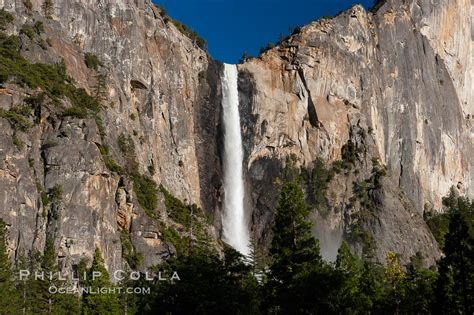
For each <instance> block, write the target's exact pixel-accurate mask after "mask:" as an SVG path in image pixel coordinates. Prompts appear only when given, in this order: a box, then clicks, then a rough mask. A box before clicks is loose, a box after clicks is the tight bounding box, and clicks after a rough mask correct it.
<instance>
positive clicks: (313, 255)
mask: <svg viewBox="0 0 474 315" xmlns="http://www.w3.org/2000/svg"><path fill="white" fill-rule="evenodd" d="M309 213H310V210H309V208H308V206H307V205H306V203H305V199H304V194H303V191H302V190H301V188H300V186H299V183H298V181H297V180H296V179H295V180H292V181H289V182H286V183H285V184H284V185H283V188H282V190H281V193H280V199H279V202H278V207H277V209H276V213H275V224H274V226H273V239H272V243H271V246H270V256H271V259H272V264H271V266H270V274H269V280H268V284H267V287H268V291H269V292H270V296H269V297H268V301H267V303H268V307H272V305H273V310H272V311H274V312H283V313H291V312H293V313H294V312H299V311H300V312H307V311H309V312H310V311H311V310H312V309H313V308H314V307H315V305H318V303H319V302H320V301H321V298H322V296H318V295H319V294H323V296H324V293H322V292H321V291H323V289H322V288H323V287H324V286H325V285H326V284H327V283H326V280H327V277H325V276H326V275H327V272H328V270H327V269H326V268H325V266H324V264H323V262H322V258H321V255H320V253H319V244H318V242H317V241H316V240H315V239H314V237H313V235H312V234H311V226H312V224H311V222H310V221H309V220H308V219H307V217H308V215H309Z"/></svg>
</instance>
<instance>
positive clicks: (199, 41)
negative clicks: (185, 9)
mask: <svg viewBox="0 0 474 315" xmlns="http://www.w3.org/2000/svg"><path fill="white" fill-rule="evenodd" d="M172 22H173V24H174V26H175V27H176V28H177V29H178V30H179V31H180V32H181V33H183V35H185V36H186V37H188V38H189V39H191V40H192V41H193V42H194V43H195V44H196V45H197V46H198V47H199V48H201V49H203V50H207V42H206V40H205V39H204V38H202V37H201V36H199V34H198V33H196V32H195V31H194V30H192V29H191V28H190V27H189V26H187V25H186V24H183V23H181V22H180V21H178V20H172Z"/></svg>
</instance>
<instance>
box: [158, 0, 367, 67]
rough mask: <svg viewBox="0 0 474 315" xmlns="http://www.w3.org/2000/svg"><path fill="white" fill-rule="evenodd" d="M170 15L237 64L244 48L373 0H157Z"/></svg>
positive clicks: (218, 54)
mask: <svg viewBox="0 0 474 315" xmlns="http://www.w3.org/2000/svg"><path fill="white" fill-rule="evenodd" d="M153 1H154V2H155V3H156V4H163V5H164V6H165V8H166V10H167V12H168V15H169V16H171V17H172V18H174V19H177V20H180V21H181V22H183V23H185V24H187V25H188V26H190V27H191V28H192V29H194V30H195V31H196V32H198V33H199V34H200V35H201V36H202V37H203V38H204V39H206V40H207V42H208V47H209V52H210V54H211V55H212V56H213V57H214V58H215V59H217V60H220V61H223V62H227V63H237V62H238V60H239V59H240V57H241V56H242V53H243V52H244V51H247V52H249V53H250V54H252V55H257V54H258V51H259V49H260V47H262V46H266V44H267V43H268V42H270V41H273V42H276V41H278V37H279V34H280V33H284V34H287V33H288V28H289V27H291V26H298V25H304V24H307V23H309V22H311V21H313V20H315V19H317V18H319V17H321V16H327V15H330V16H332V15H335V14H336V13H338V12H339V11H342V10H346V9H347V8H349V7H350V6H351V5H353V4H355V3H361V4H363V5H364V6H365V7H366V8H367V7H370V6H371V5H372V3H373V0H359V1H355V0H153Z"/></svg>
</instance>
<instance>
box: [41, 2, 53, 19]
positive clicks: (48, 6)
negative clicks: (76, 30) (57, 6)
mask: <svg viewBox="0 0 474 315" xmlns="http://www.w3.org/2000/svg"><path fill="white" fill-rule="evenodd" d="M42 9H43V13H44V15H45V16H46V18H48V19H51V18H52V15H53V13H54V4H53V0H44V2H43V5H42Z"/></svg>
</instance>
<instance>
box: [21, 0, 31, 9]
mask: <svg viewBox="0 0 474 315" xmlns="http://www.w3.org/2000/svg"><path fill="white" fill-rule="evenodd" d="M23 5H24V6H25V8H26V9H27V10H28V11H31V10H33V3H32V2H31V0H23Z"/></svg>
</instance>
